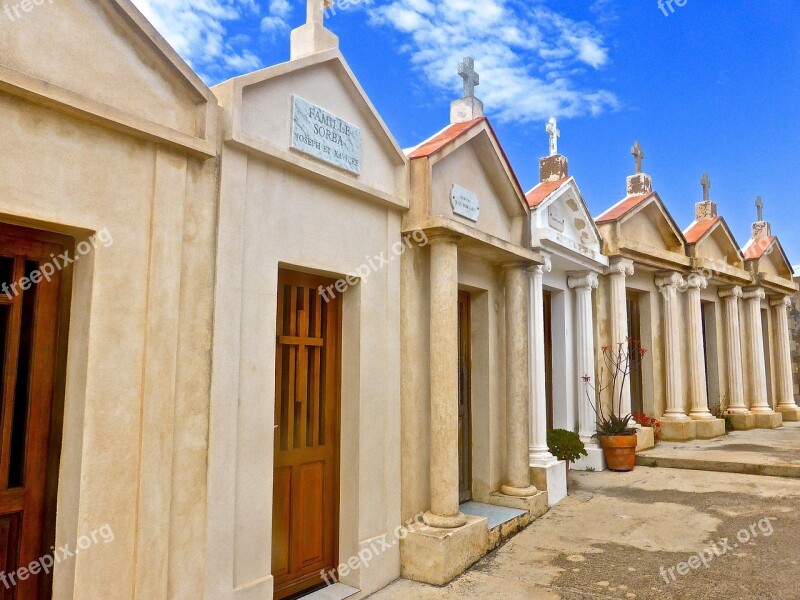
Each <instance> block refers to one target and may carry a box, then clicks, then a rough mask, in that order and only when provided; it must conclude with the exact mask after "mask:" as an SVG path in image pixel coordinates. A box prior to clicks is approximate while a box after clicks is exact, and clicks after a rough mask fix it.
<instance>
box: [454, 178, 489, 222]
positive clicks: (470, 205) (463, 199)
mask: <svg viewBox="0 0 800 600" xmlns="http://www.w3.org/2000/svg"><path fill="white" fill-rule="evenodd" d="M450 205H451V206H452V207H453V212H454V213H455V214H457V215H460V216H462V217H464V218H465V219H469V220H470V221H476V222H477V220H478V217H479V216H480V214H481V203H480V201H479V200H478V194H476V193H475V192H472V191H470V190H468V189H465V188H463V187H461V186H460V185H454V186H453V190H452V192H450Z"/></svg>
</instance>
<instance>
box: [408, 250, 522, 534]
mask: <svg viewBox="0 0 800 600" xmlns="http://www.w3.org/2000/svg"><path fill="white" fill-rule="evenodd" d="M402 262H403V281H402V286H403V292H402V293H403V302H402V312H403V318H402V323H403V328H402V339H403V350H402V355H403V383H402V390H403V392H402V397H403V402H402V415H403V416H402V419H403V421H402V422H403V426H402V436H403V444H402V455H403V458H402V463H403V485H402V495H403V500H402V518H403V520H406V519H408V518H411V517H413V516H415V515H417V514H418V513H419V512H421V511H425V510H428V509H429V508H430V467H429V465H430V425H429V421H430V417H429V415H430V393H429V390H430V375H429V364H430V362H431V360H435V357H431V355H430V344H429V327H428V320H429V316H428V315H429V311H430V279H429V273H430V258H429V250H428V248H417V249H415V250H414V251H412V252H408V253H406V254H405V255H404V256H403V260H402ZM458 283H459V288H460V289H462V290H464V291H468V292H470V293H471V295H472V315H471V316H472V323H471V324H472V468H473V470H472V473H473V485H472V491H473V499H474V500H476V501H482V502H486V501H488V498H489V495H490V494H491V493H492V492H496V491H497V490H498V489H499V487H500V485H501V484H502V483H503V478H504V476H505V461H506V456H507V452H506V420H505V301H504V291H503V288H504V285H503V277H502V272H501V270H500V269H499V268H498V267H496V266H494V265H492V264H490V263H487V262H486V261H483V260H480V259H478V258H476V257H473V256H471V255H468V254H466V253H464V252H459V257H458ZM453 301H454V302H455V299H453Z"/></svg>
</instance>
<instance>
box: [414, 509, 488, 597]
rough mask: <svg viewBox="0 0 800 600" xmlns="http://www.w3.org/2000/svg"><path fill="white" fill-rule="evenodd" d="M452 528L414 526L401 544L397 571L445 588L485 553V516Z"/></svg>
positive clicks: (486, 533)
mask: <svg viewBox="0 0 800 600" xmlns="http://www.w3.org/2000/svg"><path fill="white" fill-rule="evenodd" d="M465 521H466V523H465V524H464V525H463V526H461V527H457V528H455V529H439V528H435V527H429V526H427V525H413V526H412V527H411V528H409V530H408V533H407V535H406V536H405V537H404V538H403V539H402V540H401V542H400V572H401V575H402V577H404V578H405V579H411V580H412V581H420V582H422V583H429V584H432V585H446V584H448V583H450V582H451V581H452V580H453V579H455V578H456V577H458V576H459V575H461V573H463V572H464V571H466V570H467V569H469V568H470V567H471V566H472V565H474V564H475V563H476V562H478V560H480V558H481V557H482V556H483V555H484V554H485V553H486V550H487V545H488V543H489V542H488V539H489V524H488V521H487V519H486V517H471V516H470V517H465Z"/></svg>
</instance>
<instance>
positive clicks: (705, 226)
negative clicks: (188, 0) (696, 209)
mask: <svg viewBox="0 0 800 600" xmlns="http://www.w3.org/2000/svg"><path fill="white" fill-rule="evenodd" d="M721 220H722V217H711V218H709V219H700V220H699V221H695V222H694V223H692V224H691V225H689V227H688V228H687V229H686V231H684V232H683V233H684V235H685V236H686V241H687V242H689V243H690V244H696V243H697V242H699V241H700V238H702V237H703V236H704V235H705V234H706V233H708V232H709V231H710V230H711V228H712V227H714V225H716V224H717V223H719V222H720V221H721Z"/></svg>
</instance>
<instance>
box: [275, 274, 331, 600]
mask: <svg viewBox="0 0 800 600" xmlns="http://www.w3.org/2000/svg"><path fill="white" fill-rule="evenodd" d="M332 283H333V282H331V281H329V280H327V279H323V278H320V277H315V276H312V275H307V274H303V273H296V272H292V271H286V270H281V271H280V273H279V278H278V310H277V332H276V334H277V345H276V354H275V424H276V426H277V428H276V430H275V491H274V496H275V497H274V499H273V504H274V506H275V508H276V510H275V511H273V563H272V564H273V576H274V577H275V598H276V599H278V600H280V599H282V598H286V597H288V596H290V595H292V594H295V593H297V592H302V591H304V590H305V589H308V588H310V587H314V586H316V585H318V584H319V583H320V581H321V576H320V572H321V571H323V570H325V571H329V570H332V569H334V568H335V565H336V559H337V553H336V546H337V544H338V512H339V510H338V506H339V505H338V503H339V498H338V493H337V490H338V485H339V483H338V476H339V462H338V461H339V360H340V358H339V345H340V328H341V315H340V302H339V299H338V298H334V299H332V300H330V301H329V302H326V301H325V300H324V298H323V297H322V296H321V295H320V293H319V289H320V287H322V288H323V289H324V288H327V287H328V286H329V285H331V284H332ZM279 507H280V509H281V510H280V511H278V510H277V509H278V508H279ZM278 521H280V522H278ZM276 553H281V556H280V557H278V556H276Z"/></svg>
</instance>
